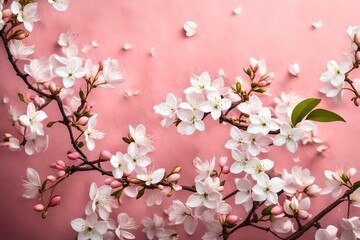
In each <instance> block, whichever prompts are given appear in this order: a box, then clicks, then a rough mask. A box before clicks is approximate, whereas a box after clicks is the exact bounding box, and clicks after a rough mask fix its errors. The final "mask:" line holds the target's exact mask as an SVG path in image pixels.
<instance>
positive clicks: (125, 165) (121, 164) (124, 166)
mask: <svg viewBox="0 0 360 240" xmlns="http://www.w3.org/2000/svg"><path fill="white" fill-rule="evenodd" d="M110 163H111V165H112V166H113V167H114V169H113V170H112V174H113V175H114V178H118V179H119V178H122V176H123V175H124V173H127V174H128V173H131V172H132V171H134V169H135V164H134V163H132V162H128V161H126V160H125V159H124V155H123V154H122V153H121V152H117V153H116V154H115V155H113V156H111V158H110ZM126 189H128V188H126Z"/></svg>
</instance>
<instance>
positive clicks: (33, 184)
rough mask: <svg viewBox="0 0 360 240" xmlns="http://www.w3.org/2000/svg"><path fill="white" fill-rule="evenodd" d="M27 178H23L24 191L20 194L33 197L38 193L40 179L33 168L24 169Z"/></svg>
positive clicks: (29, 197)
mask: <svg viewBox="0 0 360 240" xmlns="http://www.w3.org/2000/svg"><path fill="white" fill-rule="evenodd" d="M26 177H27V180H25V179H23V184H22V185H23V187H24V188H25V192H24V194H23V195H22V196H23V197H24V198H27V199H33V198H36V197H37V196H38V195H39V190H40V189H41V181H40V177H39V174H38V173H37V172H36V171H35V170H34V169H33V168H27V169H26Z"/></svg>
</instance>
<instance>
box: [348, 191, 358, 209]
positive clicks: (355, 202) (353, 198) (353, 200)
mask: <svg viewBox="0 0 360 240" xmlns="http://www.w3.org/2000/svg"><path fill="white" fill-rule="evenodd" d="M350 203H351V204H352V205H353V206H354V207H360V188H358V189H356V190H355V191H354V192H353V193H352V194H351V195H350Z"/></svg>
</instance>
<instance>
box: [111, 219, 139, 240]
mask: <svg viewBox="0 0 360 240" xmlns="http://www.w3.org/2000/svg"><path fill="white" fill-rule="evenodd" d="M117 222H118V226H117V228H116V229H115V234H116V236H117V237H118V238H119V239H120V240H123V239H135V235H134V234H132V233H131V232H129V231H128V230H132V229H137V228H138V227H139V225H138V224H136V222H135V221H134V219H133V218H130V217H129V216H128V215H127V214H126V213H119V215H118V216H117Z"/></svg>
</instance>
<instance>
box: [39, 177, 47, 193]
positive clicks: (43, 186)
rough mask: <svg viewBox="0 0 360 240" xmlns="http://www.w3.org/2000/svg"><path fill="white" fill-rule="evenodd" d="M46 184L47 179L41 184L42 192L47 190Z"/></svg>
mask: <svg viewBox="0 0 360 240" xmlns="http://www.w3.org/2000/svg"><path fill="white" fill-rule="evenodd" d="M46 184H47V179H46V180H45V181H44V182H43V183H42V185H41V189H40V191H41V192H43V191H45V188H46Z"/></svg>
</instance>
